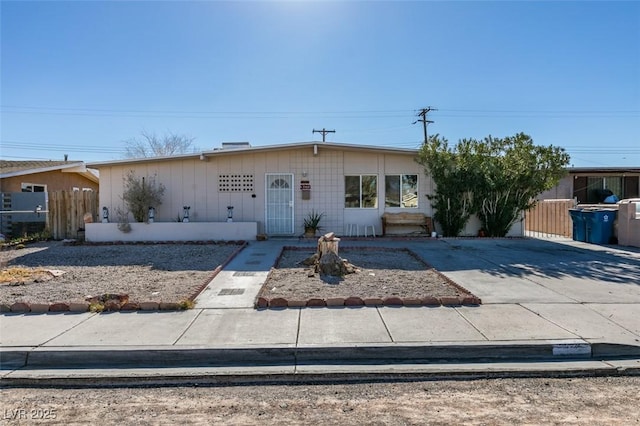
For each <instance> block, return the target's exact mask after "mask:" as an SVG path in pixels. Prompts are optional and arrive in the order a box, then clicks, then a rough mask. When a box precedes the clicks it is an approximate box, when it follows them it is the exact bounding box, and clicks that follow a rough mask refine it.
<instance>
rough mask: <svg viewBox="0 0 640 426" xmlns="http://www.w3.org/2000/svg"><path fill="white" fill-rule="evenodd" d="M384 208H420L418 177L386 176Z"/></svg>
mask: <svg viewBox="0 0 640 426" xmlns="http://www.w3.org/2000/svg"><path fill="white" fill-rule="evenodd" d="M384 192H385V197H384V206H385V207H401V208H409V209H415V208H418V175H386V176H385V177H384Z"/></svg>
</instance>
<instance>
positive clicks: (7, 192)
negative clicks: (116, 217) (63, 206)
mask: <svg viewBox="0 0 640 426" xmlns="http://www.w3.org/2000/svg"><path fill="white" fill-rule="evenodd" d="M98 182H99V178H98V174H97V171H96V170H91V169H88V168H87V167H86V165H85V164H84V162H82V161H7V160H0V195H1V202H2V207H1V210H2V213H1V214H0V230H1V231H0V232H2V234H4V235H15V236H17V235H22V234H24V233H33V232H40V231H42V230H43V229H44V227H45V223H46V218H47V214H46V212H47V211H48V203H49V197H48V194H49V193H51V192H56V191H62V190H65V191H97V190H98V188H99V183H98Z"/></svg>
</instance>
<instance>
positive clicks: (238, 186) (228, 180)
mask: <svg viewBox="0 0 640 426" xmlns="http://www.w3.org/2000/svg"><path fill="white" fill-rule="evenodd" d="M218 191H220V192H253V175H220V176H218Z"/></svg>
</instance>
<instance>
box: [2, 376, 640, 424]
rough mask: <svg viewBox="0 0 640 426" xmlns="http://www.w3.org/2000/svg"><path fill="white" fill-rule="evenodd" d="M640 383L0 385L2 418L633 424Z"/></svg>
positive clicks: (639, 414) (639, 419) (638, 413)
mask: <svg viewBox="0 0 640 426" xmlns="http://www.w3.org/2000/svg"><path fill="white" fill-rule="evenodd" d="M639 393H640V378H638V377H609V378H607V377H601V378H580V379H544V378H540V379H493V380H468V381H467V380H465V381H422V382H410V383H360V384H338V385H309V384H300V385H279V386H236V387H234V386H230V387H193V386H192V387H168V388H114V389H0V401H2V403H1V404H0V406H1V407H2V412H0V418H2V419H3V420H0V423H2V424H34V423H38V424H64V425H72V424H194V425H208V424H216V425H264V424H287V425H290V424H295V425H298V424H299V425H315V424H319V425H364V424H367V425H419V424H432V425H461V424H465V425H513V424H519V425H540V424H554V425H560V424H562V425H593V426H597V425H637V424H639V423H640V405H639V404H638V394H639ZM45 416H48V418H46V419H45V418H44V417H45Z"/></svg>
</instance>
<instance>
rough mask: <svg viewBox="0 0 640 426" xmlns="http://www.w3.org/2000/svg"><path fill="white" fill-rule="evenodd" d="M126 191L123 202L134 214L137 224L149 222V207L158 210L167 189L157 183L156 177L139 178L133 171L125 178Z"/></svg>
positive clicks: (123, 194)
mask: <svg viewBox="0 0 640 426" xmlns="http://www.w3.org/2000/svg"><path fill="white" fill-rule="evenodd" d="M123 181H124V191H123V193H122V201H124V203H125V204H126V206H127V209H128V210H129V211H130V212H131V213H132V214H133V218H134V219H135V220H136V222H147V221H148V219H149V207H154V208H157V207H158V206H159V205H160V204H162V196H163V195H164V190H165V187H164V185H162V184H161V183H160V184H159V183H156V177H155V176H152V177H146V178H145V177H142V178H138V177H137V176H136V175H135V173H134V172H133V170H131V171H129V173H127V175H126V176H125V177H124V178H123Z"/></svg>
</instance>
